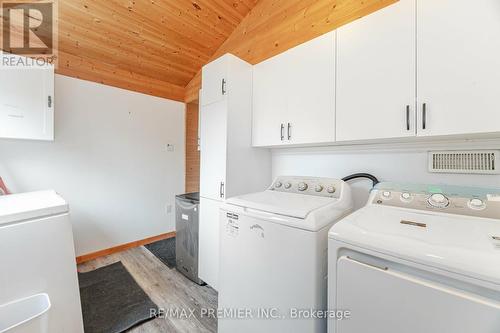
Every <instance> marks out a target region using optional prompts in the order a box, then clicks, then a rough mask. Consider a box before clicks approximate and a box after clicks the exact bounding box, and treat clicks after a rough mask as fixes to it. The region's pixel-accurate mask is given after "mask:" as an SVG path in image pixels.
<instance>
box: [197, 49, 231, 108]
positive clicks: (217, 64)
mask: <svg viewBox="0 0 500 333" xmlns="http://www.w3.org/2000/svg"><path fill="white" fill-rule="evenodd" d="M228 61H229V58H228V57H226V56H222V57H220V58H218V59H216V60H214V61H212V62H211V63H209V64H207V65H205V66H203V69H202V73H201V87H202V94H203V95H202V99H201V102H202V103H203V105H208V104H211V103H214V102H217V101H220V100H222V99H223V98H225V96H226V94H227V89H228V82H227V71H228Z"/></svg>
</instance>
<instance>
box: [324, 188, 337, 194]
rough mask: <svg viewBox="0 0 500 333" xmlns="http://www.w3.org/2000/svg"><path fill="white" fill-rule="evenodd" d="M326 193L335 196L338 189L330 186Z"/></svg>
mask: <svg viewBox="0 0 500 333" xmlns="http://www.w3.org/2000/svg"><path fill="white" fill-rule="evenodd" d="M326 191H327V192H328V193H330V194H333V193H335V192H336V191H337V189H336V188H335V187H334V186H328V188H327V189H326Z"/></svg>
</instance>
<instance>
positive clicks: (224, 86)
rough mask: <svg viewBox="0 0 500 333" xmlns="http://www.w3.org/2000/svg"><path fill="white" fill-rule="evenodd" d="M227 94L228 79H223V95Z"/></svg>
mask: <svg viewBox="0 0 500 333" xmlns="http://www.w3.org/2000/svg"><path fill="white" fill-rule="evenodd" d="M225 94H226V79H222V95H225Z"/></svg>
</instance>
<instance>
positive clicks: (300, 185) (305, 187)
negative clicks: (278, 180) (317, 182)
mask: <svg viewBox="0 0 500 333" xmlns="http://www.w3.org/2000/svg"><path fill="white" fill-rule="evenodd" d="M308 187H309V186H307V184H306V183H304V182H302V183H299V185H298V186H297V188H298V189H299V191H301V192H304V191H305V190H307V188H308Z"/></svg>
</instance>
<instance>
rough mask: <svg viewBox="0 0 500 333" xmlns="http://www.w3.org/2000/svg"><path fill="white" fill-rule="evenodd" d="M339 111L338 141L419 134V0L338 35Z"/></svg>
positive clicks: (392, 8) (369, 18) (387, 10)
mask: <svg viewBox="0 0 500 333" xmlns="http://www.w3.org/2000/svg"><path fill="white" fill-rule="evenodd" d="M438 16H439V17H442V16H443V15H436V17H438ZM461 30H463V29H461ZM336 112H337V120H336V121H337V141H350V140H369V139H382V138H397V137H407V136H414V135H415V0H401V1H399V2H397V3H395V4H393V5H390V6H389V7H386V8H384V9H382V10H380V11H377V12H375V13H373V14H370V15H368V16H366V17H364V18H362V19H359V20H358V21H355V22H353V23H350V24H347V25H345V26H343V27H340V28H339V29H338V30H337V108H336Z"/></svg>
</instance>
